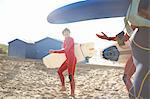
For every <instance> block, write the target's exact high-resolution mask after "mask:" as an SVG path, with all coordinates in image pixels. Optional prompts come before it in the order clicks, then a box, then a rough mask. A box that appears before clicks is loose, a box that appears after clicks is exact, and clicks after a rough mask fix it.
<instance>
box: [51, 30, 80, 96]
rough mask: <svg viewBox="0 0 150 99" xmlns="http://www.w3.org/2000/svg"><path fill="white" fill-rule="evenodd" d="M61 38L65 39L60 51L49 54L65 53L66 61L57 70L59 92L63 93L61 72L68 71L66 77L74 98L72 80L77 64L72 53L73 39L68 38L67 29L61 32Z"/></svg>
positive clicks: (68, 31) (63, 83)
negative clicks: (59, 81)
mask: <svg viewBox="0 0 150 99" xmlns="http://www.w3.org/2000/svg"><path fill="white" fill-rule="evenodd" d="M62 34H63V36H64V37H65V40H64V42H63V49H62V50H51V51H49V53H65V55H66V61H65V62H64V63H63V64H62V65H61V66H60V68H59V69H58V71H57V72H58V75H59V77H60V80H61V90H60V91H65V90H66V87H65V78H64V75H63V72H64V71H65V70H67V69H68V75H69V80H70V87H71V95H70V96H73V97H74V96H75V94H74V92H75V80H74V73H75V67H76V63H77V59H76V56H75V52H74V39H73V38H72V37H70V30H69V29H68V28H65V29H64V30H63V32H62Z"/></svg>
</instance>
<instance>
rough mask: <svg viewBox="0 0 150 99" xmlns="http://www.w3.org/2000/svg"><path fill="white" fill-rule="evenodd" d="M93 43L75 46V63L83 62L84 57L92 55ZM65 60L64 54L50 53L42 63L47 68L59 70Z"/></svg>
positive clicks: (93, 51)
mask: <svg viewBox="0 0 150 99" xmlns="http://www.w3.org/2000/svg"><path fill="white" fill-rule="evenodd" d="M94 53H95V50H94V43H84V44H76V45H75V56H76V58H77V62H81V61H84V60H85V57H87V56H88V57H92V55H94ZM65 60H66V56H65V53H52V54H49V55H47V56H45V57H44V58H43V63H44V65H45V66H46V67H47V68H59V67H60V66H61V65H62V64H63V63H64V62H65Z"/></svg>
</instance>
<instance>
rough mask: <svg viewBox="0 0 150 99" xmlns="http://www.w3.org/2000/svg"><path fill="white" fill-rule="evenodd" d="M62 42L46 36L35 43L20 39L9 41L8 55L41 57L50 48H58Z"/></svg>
mask: <svg viewBox="0 0 150 99" xmlns="http://www.w3.org/2000/svg"><path fill="white" fill-rule="evenodd" d="M61 45H62V42H61V41H58V40H55V39H53V38H49V37H46V38H44V39H42V40H40V41H37V42H35V43H27V42H24V41H22V40H19V39H15V40H13V41H11V42H9V47H8V55H9V56H13V57H17V58H30V59H41V58H43V57H44V56H45V55H47V54H48V51H49V50H50V49H54V50H58V49H60V48H61Z"/></svg>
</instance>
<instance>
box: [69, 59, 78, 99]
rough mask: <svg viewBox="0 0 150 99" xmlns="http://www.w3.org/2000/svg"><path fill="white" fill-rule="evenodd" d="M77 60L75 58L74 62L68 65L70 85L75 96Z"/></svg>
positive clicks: (72, 94)
mask: <svg viewBox="0 0 150 99" xmlns="http://www.w3.org/2000/svg"><path fill="white" fill-rule="evenodd" d="M76 62H77V60H76V59H74V61H73V63H72V64H70V65H69V66H68V73H69V80H70V87H71V96H74V95H75V94H74V92H75V80H74V73H75V67H76Z"/></svg>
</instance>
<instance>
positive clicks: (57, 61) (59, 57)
mask: <svg viewBox="0 0 150 99" xmlns="http://www.w3.org/2000/svg"><path fill="white" fill-rule="evenodd" d="M65 60H66V56H65V54H64V53H61V54H58V53H52V54H49V55H47V56H45V57H44V58H43V63H44V65H45V66H46V67H47V68H58V67H60V66H61V65H62V64H63V63H64V62H65Z"/></svg>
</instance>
